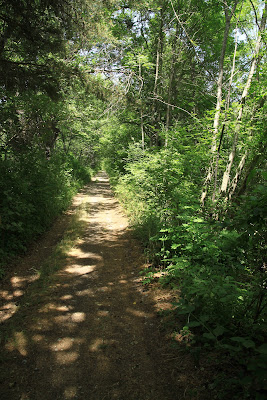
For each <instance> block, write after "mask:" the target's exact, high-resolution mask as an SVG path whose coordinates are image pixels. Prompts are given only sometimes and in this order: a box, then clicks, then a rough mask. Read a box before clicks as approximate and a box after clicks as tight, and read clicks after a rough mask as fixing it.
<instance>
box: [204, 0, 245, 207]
mask: <svg viewBox="0 0 267 400" xmlns="http://www.w3.org/2000/svg"><path fill="white" fill-rule="evenodd" d="M237 3H238V0H235V2H234V4H233V8H232V10H231V12H230V13H229V10H228V8H227V6H226V4H225V5H224V14H225V28H224V35H223V42H222V48H221V55H220V61H219V75H218V80H217V102H216V110H215V116H214V120H213V138H212V145H211V165H210V166H209V169H208V173H207V176H206V179H205V182H204V186H203V190H202V195H201V203H202V206H204V203H205V199H206V196H207V193H208V187H209V184H210V182H211V180H212V177H213V175H214V174H215V173H217V172H215V171H217V170H216V165H215V168H214V164H215V161H216V149H217V136H218V129H219V121H220V114H221V104H222V86H223V65H224V59H225V52H226V46H227V41H228V36H229V31H230V24H231V18H232V16H233V14H234V12H235V9H236V6H237ZM215 182H216V185H217V180H216V179H215ZM214 191H216V188H214ZM213 197H214V196H213Z"/></svg>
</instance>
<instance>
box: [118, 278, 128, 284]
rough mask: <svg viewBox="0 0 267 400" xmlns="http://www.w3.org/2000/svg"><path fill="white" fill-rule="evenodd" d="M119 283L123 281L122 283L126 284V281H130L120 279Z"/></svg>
mask: <svg viewBox="0 0 267 400" xmlns="http://www.w3.org/2000/svg"><path fill="white" fill-rule="evenodd" d="M119 283H121V284H126V283H128V281H126V280H125V279H120V280H119Z"/></svg>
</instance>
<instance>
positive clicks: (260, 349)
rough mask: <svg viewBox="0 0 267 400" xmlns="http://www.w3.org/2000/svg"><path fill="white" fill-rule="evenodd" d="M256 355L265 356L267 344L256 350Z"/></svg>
mask: <svg viewBox="0 0 267 400" xmlns="http://www.w3.org/2000/svg"><path fill="white" fill-rule="evenodd" d="M256 351H257V352H258V353H261V354H266V355H267V343H264V344H262V345H261V346H260V347H258V348H257V349H256Z"/></svg>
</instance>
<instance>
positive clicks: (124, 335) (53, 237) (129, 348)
mask: <svg viewBox="0 0 267 400" xmlns="http://www.w3.org/2000/svg"><path fill="white" fill-rule="evenodd" d="M81 205H82V206H83V209H84V210H86V212H84V213H83V214H82V217H81V218H83V221H84V222H85V223H86V229H85V232H84V234H83V237H82V238H80V239H79V240H78V241H77V243H76V245H75V247H73V248H72V249H71V251H70V252H69V253H68V257H67V262H66V263H65V267H64V268H63V269H61V270H60V271H59V272H58V273H57V274H56V277H55V279H54V281H53V283H52V284H50V286H49V288H48V289H47V290H46V291H40V293H38V294H37V298H36V296H35V301H33V303H32V304H29V305H28V307H26V308H25V305H24V307H19V304H20V302H21V301H23V297H24V294H25V292H27V291H29V290H30V287H31V285H32V282H35V281H36V280H38V273H37V270H38V267H39V266H40V265H41V264H42V262H43V261H44V260H45V259H46V258H47V257H48V256H49V254H51V252H52V249H53V247H54V246H55V244H56V243H57V242H58V241H59V240H60V239H61V238H62V236H63V235H64V231H65V229H66V227H67V224H68V223H69V218H70V216H71V215H72V214H73V213H74V212H75V210H76V209H77V208H79V207H80V206H81ZM143 266H144V260H143V255H142V249H141V248H140V246H139V244H138V242H137V241H136V240H134V239H133V238H132V236H131V231H130V230H129V228H128V221H127V218H126V216H125V215H124V213H123V211H122V209H121V207H120V205H119V204H118V202H117V201H116V200H115V199H114V197H113V194H112V192H111V190H110V187H109V183H108V178H107V176H106V175H105V174H104V173H99V174H98V176H97V177H96V180H95V181H94V182H92V183H91V184H90V185H88V187H86V188H85V189H84V190H82V191H81V192H80V193H79V194H78V195H77V196H76V197H75V199H74V202H73V206H72V208H71V209H70V210H69V213H67V214H66V215H65V216H64V217H62V218H61V219H60V220H59V221H57V222H56V223H55V225H54V226H53V227H52V229H51V231H50V232H48V233H47V235H46V236H45V237H44V238H42V240H40V241H39V242H38V243H37V244H36V245H35V246H33V248H32V249H31V251H30V253H29V254H28V255H27V257H25V258H23V259H22V260H20V261H18V262H17V264H16V265H14V271H15V272H12V268H11V271H10V273H9V276H8V279H6V281H5V282H4V284H3V285H2V288H1V295H2V303H3V304H2V314H1V318H2V324H3V326H4V329H6V327H9V328H10V331H11V332H12V333H11V334H9V339H8V340H7V341H3V343H2V356H1V358H2V365H1V368H2V374H1V376H2V378H1V379H2V382H0V384H1V399H2V400H17V399H19V400H27V399H28V400H56V399H58V400H59V399H80V400H82V399H88V400H89V399H90V400H111V399H118V400H146V399H147V400H169V399H170V400H175V399H189V398H190V399H197V398H199V397H198V396H196V397H195V396H194V394H193V393H191V392H190V386H191V384H192V383H193V382H194V385H196V380H197V374H196V371H195V369H194V365H193V364H191V365H190V361H189V359H185V358H180V356H179V354H180V353H179V352H177V350H175V351H174V350H173V349H172V348H171V346H170V341H168V340H167V339H166V337H165V332H164V331H163V330H162V329H161V320H160V318H159V317H158V314H157V311H158V310H160V309H161V308H164V307H168V306H169V303H170V297H171V295H169V294H168V293H167V292H166V293H165V292H164V291H162V290H160V289H155V290H150V291H147V290H145V289H144V286H143V285H142V284H141V282H140V276H139V271H140V270H141V269H142V268H143ZM26 306H27V304H26ZM25 310H26V311H25ZM20 313H21V318H20V319H19V318H18V316H19V314H20ZM14 321H17V322H16V323H14ZM18 321H19V322H18ZM12 323H13V325H14V326H13V325H12ZM18 323H19V326H18ZM11 328H12V329H11ZM190 393H191V394H190Z"/></svg>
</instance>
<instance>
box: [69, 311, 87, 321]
mask: <svg viewBox="0 0 267 400" xmlns="http://www.w3.org/2000/svg"><path fill="white" fill-rule="evenodd" d="M85 318H86V314H85V313H84V312H75V313H73V314H72V315H71V320H72V321H73V322H76V323H78V322H84V321H85Z"/></svg>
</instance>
